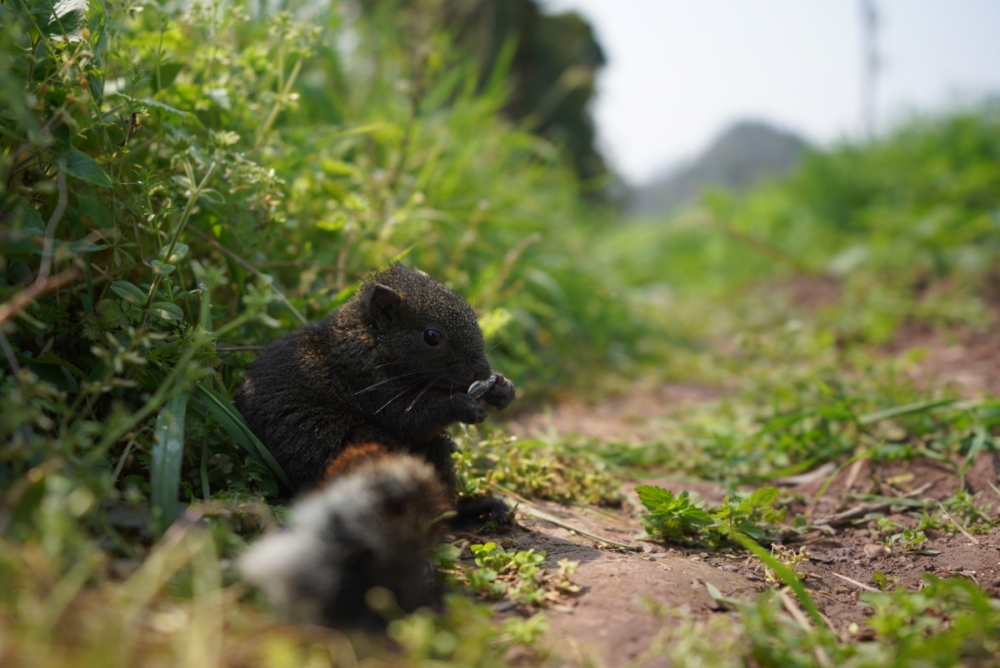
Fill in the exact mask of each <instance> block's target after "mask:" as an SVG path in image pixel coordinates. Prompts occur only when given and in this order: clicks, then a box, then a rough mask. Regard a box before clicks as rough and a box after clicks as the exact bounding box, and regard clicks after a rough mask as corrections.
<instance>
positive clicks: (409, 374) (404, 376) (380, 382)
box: [354, 371, 423, 395]
mask: <svg viewBox="0 0 1000 668" xmlns="http://www.w3.org/2000/svg"><path fill="white" fill-rule="evenodd" d="M418 373H423V372H421V371H411V372H409V373H404V374H400V375H398V376H393V377H392V378H386V379H385V380H380V381H379V382H377V383H375V384H374V385H369V386H368V387H366V388H365V389H363V390H358V391H357V392H355V393H354V394H355V395H358V394H364V393H365V392H367V391H369V390H374V389H375V388H376V387H380V386H382V385H385V384H386V383H391V382H392V381H394V380H399V379H400V378H406V377H407V376H414V375H416V374H418Z"/></svg>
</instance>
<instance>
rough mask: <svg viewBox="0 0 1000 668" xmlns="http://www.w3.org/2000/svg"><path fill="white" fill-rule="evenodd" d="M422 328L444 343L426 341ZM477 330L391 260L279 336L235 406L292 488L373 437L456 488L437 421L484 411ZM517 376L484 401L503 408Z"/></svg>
mask: <svg viewBox="0 0 1000 668" xmlns="http://www.w3.org/2000/svg"><path fill="white" fill-rule="evenodd" d="M428 330H435V331H437V332H440V334H441V335H442V337H443V340H442V342H441V343H440V344H439V345H437V346H431V345H428V343H427V342H426V341H425V340H424V337H425V333H426V332H427V331H428ZM490 373H491V370H490V365H489V362H487V361H486V349H485V345H484V343H483V335H482V332H481V331H480V330H479V324H478V323H477V322H476V315H475V313H474V312H473V311H472V308H471V307H470V306H469V305H468V304H467V303H466V302H465V300H464V299H462V298H461V297H459V296H458V295H457V294H455V293H454V292H452V291H451V290H449V289H448V288H446V287H445V286H444V285H442V284H441V283H438V282H437V281H435V280H434V279H433V278H431V277H430V276H428V275H427V274H425V273H423V272H419V271H413V270H410V269H407V268H406V267H404V266H402V265H399V264H396V265H392V266H391V267H389V268H388V269H386V270H384V271H381V272H378V273H376V274H375V275H374V276H373V277H372V278H371V280H369V281H366V282H365V283H364V284H363V285H362V287H361V289H360V291H359V292H358V294H357V295H355V297H354V298H353V299H352V300H351V301H349V302H347V303H346V304H344V305H343V306H341V307H340V308H339V309H337V310H336V311H334V312H333V314H332V315H331V316H330V317H328V318H327V319H326V320H323V321H321V322H317V323H314V324H311V325H306V326H304V327H300V328H299V329H296V330H295V331H293V332H291V333H290V334H287V335H286V336H284V337H282V338H280V339H278V340H277V341H275V342H274V343H272V344H271V345H270V346H268V347H267V348H266V349H265V350H264V352H263V353H262V354H261V355H260V357H258V358H257V361H256V362H255V363H254V364H253V365H252V366H251V367H250V370H249V372H248V373H247V375H246V377H245V378H244V380H243V383H242V384H241V385H240V387H239V389H238V390H237V392H236V407H237V409H239V411H240V412H241V413H242V414H243V416H244V417H245V418H246V419H247V422H248V423H249V425H250V429H251V430H252V431H253V432H254V434H256V435H257V437H258V438H259V439H260V440H261V441H262V442H263V443H264V445H265V446H266V447H267V449H268V450H270V451H271V454H272V455H274V458H275V459H276V460H277V462H278V464H279V465H280V466H281V468H282V469H283V470H284V472H285V474H286V475H287V476H288V478H289V479H290V480H291V482H292V484H293V485H294V486H295V487H296V488H297V489H298V490H307V489H310V488H312V487H314V486H315V485H316V484H317V483H318V482H319V481H320V480H321V479H322V478H323V475H324V472H325V470H326V466H327V463H328V462H329V461H330V460H331V459H332V458H333V457H336V456H337V455H338V454H339V453H340V452H341V450H343V448H344V447H346V446H348V445H350V444H352V443H380V444H382V445H383V446H385V447H386V448H387V449H388V450H390V451H393V452H408V453H411V454H414V455H417V456H420V457H423V458H424V459H426V460H427V461H429V462H430V463H431V464H432V465H433V466H434V468H435V469H437V471H438V475H440V476H441V480H442V482H444V483H445V485H447V486H448V488H449V489H451V490H454V485H455V474H454V469H453V466H452V461H451V453H452V451H453V450H454V447H455V445H454V443H453V442H452V440H451V438H449V437H448V435H447V434H445V433H444V430H445V429H446V428H447V427H448V426H450V425H452V424H454V423H456V422H463V423H466V424H476V423H479V422H482V421H483V420H485V419H486V410H485V409H484V408H483V407H482V406H481V405H480V404H479V402H478V401H477V400H476V399H473V398H472V397H471V396H470V395H469V394H468V392H467V390H468V388H469V386H470V385H471V384H472V383H473V382H474V381H477V380H486V379H487V378H489V377H490ZM513 395H514V386H513V384H511V383H509V382H507V383H505V384H504V385H501V384H500V383H498V384H497V385H495V386H494V387H493V388H492V389H491V390H490V391H489V392H487V393H486V394H485V395H484V396H483V397H482V399H483V400H484V401H486V402H487V403H489V404H491V405H494V406H496V407H498V408H504V407H505V406H506V405H507V404H508V403H510V400H511V399H512V398H513Z"/></svg>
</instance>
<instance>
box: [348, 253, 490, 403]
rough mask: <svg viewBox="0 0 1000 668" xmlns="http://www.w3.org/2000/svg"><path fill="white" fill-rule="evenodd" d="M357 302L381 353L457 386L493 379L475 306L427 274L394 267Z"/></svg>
mask: <svg viewBox="0 0 1000 668" xmlns="http://www.w3.org/2000/svg"><path fill="white" fill-rule="evenodd" d="M358 300H359V302H360V304H359V305H360V306H361V307H362V308H363V309H364V310H365V311H366V319H367V321H368V326H369V327H370V329H371V331H372V333H373V334H374V337H375V340H376V341H377V346H378V348H379V349H380V352H381V353H382V356H384V357H387V358H389V359H391V360H406V366H407V368H410V369H414V370H417V369H420V370H425V371H434V372H435V373H437V374H439V375H440V376H441V380H442V381H448V382H454V383H457V384H461V383H467V384H469V383H472V382H473V381H476V380H485V379H486V378H488V377H489V375H490V366H489V362H487V360H486V346H485V344H484V342H483V334H482V331H481V330H480V329H479V323H478V322H477V320H476V314H475V312H473V310H472V307H471V306H469V304H468V303H467V302H466V301H465V300H464V299H462V297H460V296H459V295H457V294H455V293H454V292H452V291H451V290H449V289H448V288H447V287H445V286H444V285H442V284H441V283H439V282H438V281H436V280H434V279H433V278H431V277H430V276H428V275H427V274H425V273H424V272H422V271H415V270H412V269H407V268H406V267H404V266H403V265H400V264H394V265H391V266H390V267H389V268H387V269H384V270H382V271H380V272H377V273H376V274H374V276H372V278H371V280H369V281H367V282H366V283H365V284H364V286H363V287H362V289H361V291H360V293H359V294H358ZM467 386H468V385H466V387H467Z"/></svg>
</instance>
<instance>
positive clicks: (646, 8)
mask: <svg viewBox="0 0 1000 668" xmlns="http://www.w3.org/2000/svg"><path fill="white" fill-rule="evenodd" d="M876 3H877V7H878V10H879V13H880V15H881V19H882V20H881V23H882V28H881V30H880V33H879V42H880V52H881V56H882V60H883V67H882V72H881V77H880V85H879V89H878V111H879V115H878V120H879V126H880V127H881V128H885V127H888V126H891V125H892V123H893V122H894V121H896V120H898V119H900V118H902V117H904V116H905V115H906V114H908V113H911V112H912V111H914V110H916V111H933V110H935V109H942V108H946V107H948V106H949V105H953V104H954V103H956V102H961V101H970V100H975V99H979V98H981V97H983V96H985V95H988V94H991V93H992V94H997V93H1000V1H998V0H876ZM542 5H543V6H544V7H545V8H546V9H547V10H548V11H550V12H556V11H564V10H570V9H572V10H576V11H578V12H579V13H580V14H582V15H583V16H585V17H586V18H587V19H589V20H590V22H591V24H592V25H593V26H594V28H595V30H596V32H597V36H598V39H599V41H600V42H601V45H602V46H603V48H604V51H605V54H606V56H607V58H608V61H609V62H608V65H607V66H606V67H605V68H604V69H603V70H602V74H601V75H600V80H599V86H598V99H597V100H596V103H595V106H594V116H595V119H596V121H597V126H598V135H599V141H600V147H601V150H602V151H603V153H604V155H605V156H606V157H607V158H608V159H609V160H610V161H611V163H612V165H614V167H615V168H616V169H617V170H618V171H619V172H620V173H621V174H622V175H623V176H624V177H625V179H626V180H627V181H629V182H630V183H633V184H638V183H642V182H645V181H647V180H649V179H650V178H651V177H652V176H653V175H654V174H656V173H657V172H659V171H661V170H663V169H664V168H666V167H669V166H670V165H672V164H676V163H677V162H679V161H681V160H683V159H685V158H689V157H693V156H694V155H696V154H697V153H698V152H699V151H700V150H702V149H703V148H705V146H707V144H708V143H709V142H710V141H711V140H712V138H714V137H715V136H716V135H717V134H718V133H719V132H721V131H722V130H723V129H724V128H725V127H726V126H727V125H729V124H730V123H732V122H734V121H736V120H739V119H743V118H753V119H758V120H765V121H770V122H772V123H774V124H776V125H779V126H782V127H785V128H787V129H789V130H793V131H795V132H798V133H800V134H802V135H804V136H805V137H806V138H807V139H809V140H810V141H813V142H819V143H828V142H832V141H836V140H837V139H839V138H842V137H845V136H847V137H857V136H859V135H860V134H861V131H862V122H861V102H860V100H861V76H862V65H861V64H862V47H861V35H862V30H861V10H860V3H859V0H542Z"/></svg>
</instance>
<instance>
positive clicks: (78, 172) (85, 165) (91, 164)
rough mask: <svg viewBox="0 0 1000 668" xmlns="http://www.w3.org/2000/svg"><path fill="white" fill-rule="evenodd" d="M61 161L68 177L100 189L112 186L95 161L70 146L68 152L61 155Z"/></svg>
mask: <svg viewBox="0 0 1000 668" xmlns="http://www.w3.org/2000/svg"><path fill="white" fill-rule="evenodd" d="M62 159H63V161H64V164H65V166H66V173H67V174H69V175H70V176H72V177H75V178H78V179H80V180H81V181H86V182H87V183H91V184H93V185H95V186H100V187H102V188H110V187H111V186H113V185H114V184H113V183H112V182H111V179H110V178H108V175H107V174H105V173H104V170H103V169H101V166H100V165H99V164H97V161H96V160H94V159H93V158H91V157H90V156H89V155H87V154H86V153H83V152H82V151H79V150H77V149H76V148H74V147H72V146H70V147H69V150H68V151H66V152H65V153H64V154H63V155H62Z"/></svg>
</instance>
